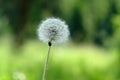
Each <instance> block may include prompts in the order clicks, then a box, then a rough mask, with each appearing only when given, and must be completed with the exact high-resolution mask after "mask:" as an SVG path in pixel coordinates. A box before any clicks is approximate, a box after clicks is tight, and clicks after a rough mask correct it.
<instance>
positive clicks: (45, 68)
mask: <svg viewBox="0 0 120 80" xmlns="http://www.w3.org/2000/svg"><path fill="white" fill-rule="evenodd" d="M48 45H49V49H48V53H47V55H46V59H45V64H44V70H43V76H42V80H46V71H47V66H48V60H49V55H50V49H51V42H49V43H48Z"/></svg>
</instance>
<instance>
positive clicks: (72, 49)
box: [0, 40, 116, 80]
mask: <svg viewBox="0 0 120 80" xmlns="http://www.w3.org/2000/svg"><path fill="white" fill-rule="evenodd" d="M0 44H1V46H0V80H12V74H13V72H14V71H19V72H22V73H24V74H25V75H26V77H27V80H40V79H41V76H42V69H43V62H44V58H45V55H46V53H47V49H48V47H47V44H43V43H41V42H40V41H38V40H29V41H27V42H26V43H25V44H24V45H23V46H22V48H21V49H18V50H17V51H18V53H14V51H13V49H12V48H11V47H12V44H11V42H9V41H8V42H7V40H3V41H1V43H0ZM17 51H16V50H15V52H17ZM51 53H52V54H51V55H50V61H49V69H48V74H47V78H48V80H86V79H84V78H88V80H114V79H112V78H110V77H109V76H110V75H109V74H108V73H107V71H109V68H111V66H112V64H114V62H115V59H116V55H115V54H114V53H111V52H110V51H109V50H105V49H102V48H99V47H95V46H93V45H88V44H81V45H75V44H73V43H69V42H68V43H65V44H62V45H57V46H53V48H52V50H51Z"/></svg>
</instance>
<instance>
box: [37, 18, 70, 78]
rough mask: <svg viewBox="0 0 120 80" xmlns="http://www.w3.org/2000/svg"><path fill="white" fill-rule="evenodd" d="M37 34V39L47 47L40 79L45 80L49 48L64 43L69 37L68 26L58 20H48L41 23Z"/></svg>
mask: <svg viewBox="0 0 120 80" xmlns="http://www.w3.org/2000/svg"><path fill="white" fill-rule="evenodd" d="M37 32H38V37H39V39H40V40H41V41H43V42H44V43H47V44H48V46H49V49H48V53H47V55H46V59H45V65H44V70H43V77H42V80H46V69H47V65H48V60H49V54H50V49H51V46H52V45H55V44H60V43H63V42H65V41H66V40H67V39H68V37H69V30H68V25H67V24H66V23H65V22H64V21H63V20H61V19H59V18H48V19H46V20H44V21H42V23H41V24H40V25H39V28H38V31H37Z"/></svg>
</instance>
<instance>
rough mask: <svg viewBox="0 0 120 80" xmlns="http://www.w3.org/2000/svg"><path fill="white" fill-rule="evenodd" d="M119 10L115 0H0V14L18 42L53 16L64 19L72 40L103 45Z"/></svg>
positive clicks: (113, 30)
mask: <svg viewBox="0 0 120 80" xmlns="http://www.w3.org/2000/svg"><path fill="white" fill-rule="evenodd" d="M119 13H120V1H119V0H100V1H97V0H91V1H90V0H51V1H48V0H11V1H9V0H0V14H1V15H2V16H5V18H7V19H8V22H9V25H10V27H11V28H10V29H11V30H12V33H13V34H14V36H15V40H16V41H15V42H16V43H19V44H22V42H24V41H25V40H26V38H34V37H36V29H37V26H38V24H39V22H40V21H41V20H42V19H45V18H47V17H52V16H55V17H60V18H62V19H64V20H66V22H67V24H68V25H69V26H70V30H71V37H72V40H73V41H75V42H81V41H87V42H93V43H95V44H98V45H104V44H105V40H107V39H109V38H110V37H112V36H113V34H114V32H115V27H114V25H112V22H111V19H112V18H113V15H119ZM3 29H4V28H3Z"/></svg>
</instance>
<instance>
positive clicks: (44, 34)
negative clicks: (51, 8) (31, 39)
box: [38, 18, 69, 44]
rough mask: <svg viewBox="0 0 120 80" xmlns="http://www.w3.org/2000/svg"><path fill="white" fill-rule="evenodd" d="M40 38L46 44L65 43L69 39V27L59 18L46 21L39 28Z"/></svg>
mask: <svg viewBox="0 0 120 80" xmlns="http://www.w3.org/2000/svg"><path fill="white" fill-rule="evenodd" d="M38 37H39V39H40V40H42V41H43V42H45V43H48V42H49V41H51V42H52V43H53V44H56V43H62V42H65V41H66V40H67V39H68V37H69V30H68V25H66V23H65V22H64V21H62V20H61V19H58V18H48V19H46V20H44V21H43V22H42V23H41V24H40V25H39V28H38Z"/></svg>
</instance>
